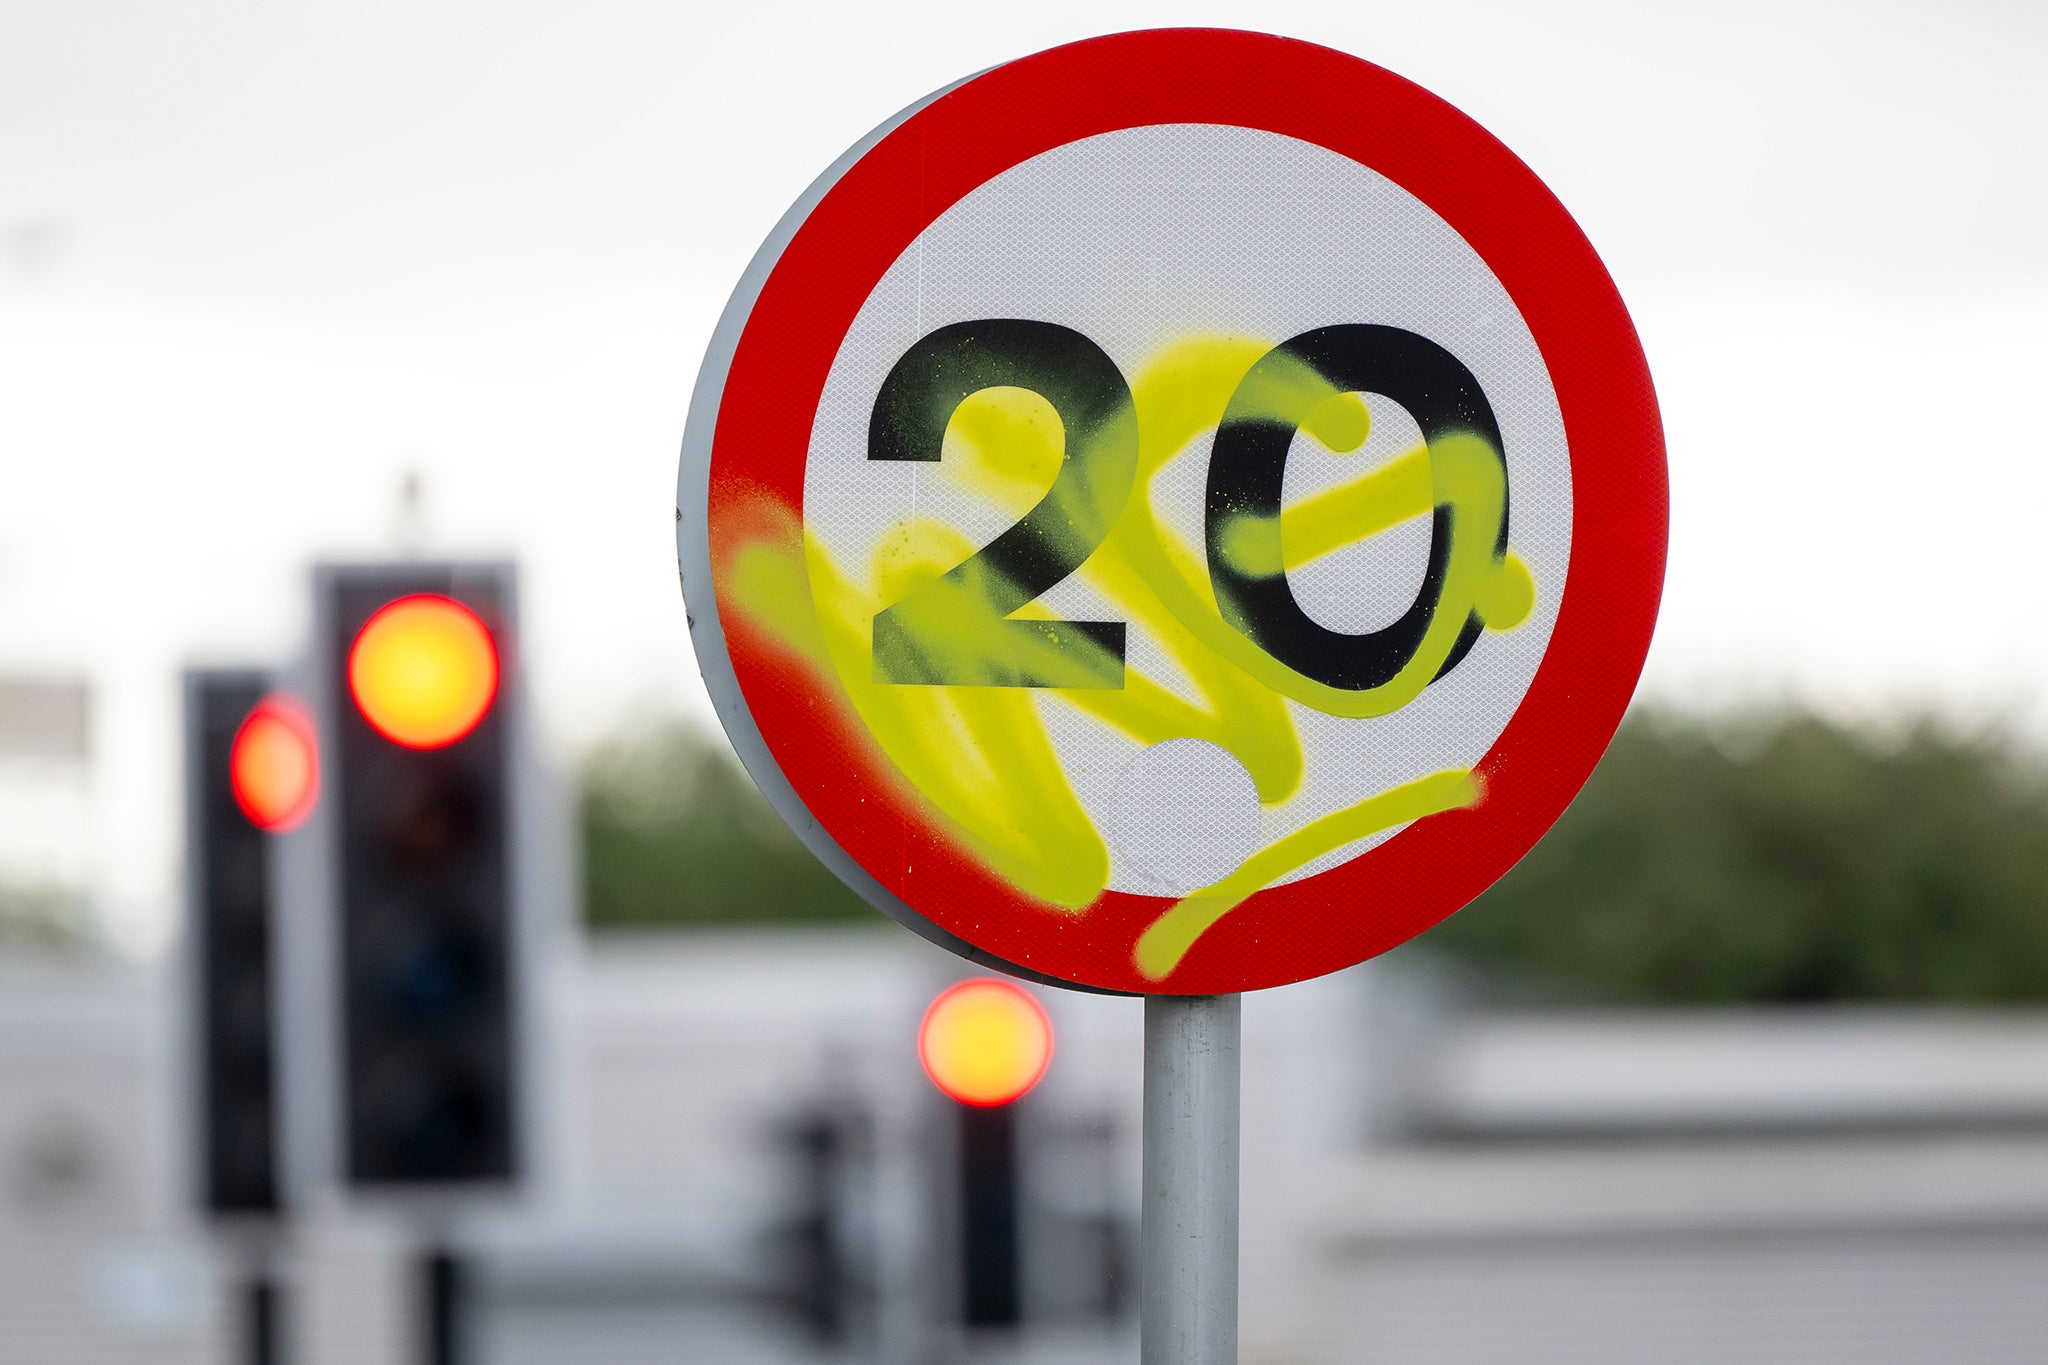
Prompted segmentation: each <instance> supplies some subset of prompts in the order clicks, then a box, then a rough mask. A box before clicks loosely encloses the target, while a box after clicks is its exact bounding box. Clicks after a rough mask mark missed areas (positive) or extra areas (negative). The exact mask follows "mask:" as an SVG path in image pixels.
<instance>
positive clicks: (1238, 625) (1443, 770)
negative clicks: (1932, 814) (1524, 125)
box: [677, 30, 1664, 993]
mask: <svg viewBox="0 0 2048 1365" xmlns="http://www.w3.org/2000/svg"><path fill="white" fill-rule="evenodd" d="M1663 496H1664V489H1663V465H1662V446H1661V438H1660V435H1659V432H1658V429H1657V424H1656V412H1655V405H1654V400H1653V399H1652V398H1651V396H1650V393H1649V387H1648V378H1647V373H1646V371H1645V370H1644V368H1643V363H1642V356H1641V352H1640V350H1639V348H1637V346H1636V343H1635V339H1634V335H1633V332H1632V330H1630V329H1629V327H1628V323H1627V315H1626V313H1625V312H1623V311H1622V309H1621V305H1620V302H1619V300H1618V299H1617V298H1616V297H1615V296H1614V292H1613V287H1612V284H1611V283H1610V282H1609V281H1608V280H1607V278H1606V276H1605V274H1604V272H1602V271H1601V270H1600V268H1599V265H1598V262H1597V259H1595V258H1594V257H1593V255H1592V252H1591V250H1590V248H1588V247H1587V246H1586V245H1585V242H1584V239H1583V237H1582V236H1580V235H1579V234H1578V232H1577V229H1576V227H1575V226H1574V225H1572V224H1571V221H1570V219H1569V218H1568V217H1566V216H1565V215H1564V213H1563V211H1562V209H1560V208H1559V207H1558V206H1557V204H1556V201H1555V200H1554V199H1552V198H1551V197H1550V196H1549V194H1548V192H1547V191H1545V190H1544V189H1543V188H1542V186H1541V184H1540V183H1539V182H1537V181H1536V180H1535V178H1534V176H1532V175H1531V174H1530V173H1529V172H1528V170H1527V168H1526V167H1523V166H1522V165H1521V164H1520V163H1519V162H1517V161H1515V160H1514V158H1513V157H1512V156H1511V155H1510V154H1509V153H1507V152H1506V150H1505V149H1504V148H1501V147H1500V145H1499V144H1498V143H1496V142H1494V141H1493V140H1492V139H1491V138H1490V137H1488V136H1487V135H1486V134H1485V133H1484V132H1483V131H1482V130H1480V129H1478V128H1477V126H1476V125H1473V124H1472V123H1471V122H1470V121H1469V120H1466V119H1464V118H1463V116H1462V115H1459V114H1457V113H1456V111H1455V110H1452V109H1450V108H1449V107H1448V106H1446V105H1443V104H1441V102H1439V101H1436V100H1434V99H1433V98H1431V97H1430V96H1428V95H1427V94H1425V93H1424V92H1422V91H1419V90H1417V89H1416V88H1415V87H1413V86H1410V85H1408V84H1407V83H1406V82H1403V81H1400V80H1399V79H1398V78H1397V77H1393V76H1391V75H1389V74H1388V73H1386V72H1383V71H1380V70H1378V69H1377V68H1374V67H1371V66H1368V65H1366V64H1364V63H1362V62H1357V61H1355V60H1353V59H1350V58H1346V57H1343V56H1341V55H1340V54H1336V53H1331V52H1328V51H1326V50H1324V49H1319V48H1313V47H1309V46H1308V45H1306V44H1300V43H1292V42H1288V41H1286V40H1282V39H1273V38H1266V37H1263V36H1260V35H1255V34H1241V33H1219V32H1214V31H1191V30H1179V31H1170V32H1159V33H1145V34H1125V35H1119V36H1117V37H1115V38H1106V39H1097V40H1092V41H1090V42H1087V43H1080V44H1075V45H1073V46H1072V47H1069V48H1061V49H1057V50H1055V51H1054V52H1050V53H1044V54H1040V55H1039V56H1037V57H1033V58H1029V59H1026V60H1025V61H1023V62H1019V63H1015V64H1012V65H1011V66H1007V67H999V68H996V69H995V70H993V71H991V72H988V73H985V74H984V75H982V76H979V77H976V78H975V79H973V80H971V81H968V82H965V83H963V84H961V85H959V86H956V87H954V88H952V89H951V90H949V91H946V92H943V93H942V94H941V95H939V96H936V97H934V98H933V99H932V100H931V101H929V102H928V103H926V104H925V105H923V106H920V107H919V108H917V109H915V110H913V111H911V112H910V113H908V114H907V115H905V116H904V117H903V119H902V120H901V121H900V122H899V123H898V124H896V125H894V126H892V127H890V128H886V129H884V130H881V131H880V132H879V133H877V134H876V135H875V137H874V138H872V139H871V140H870V142H869V143H868V144H865V145H864V146H863V147H861V148H857V149H856V151H855V152H854V153H851V154H849V156H848V157H847V158H846V159H845V160H843V161H842V162H841V164H840V166H839V167H836V168H835V170H834V172H833V173H832V174H831V175H829V176H828V177H827V178H826V180H825V181H822V182H821V183H820V185H819V186H816V187H814V188H813V191H812V193H811V194H810V195H808V196H807V197H806V200H805V202H803V203H802V204H800V205H799V206H798V208H797V209H796V210H793V211H792V214H791V216H790V218H789V219H787V220H785V222H784V224H783V225H782V226H781V227H780V228H778V230H777V234H776V236H775V237H774V238H773V239H771V241H770V244H769V245H768V246H767V247H766V248H764V249H763V252H762V255H761V257H760V258H758V259H757V260H756V262H755V265H754V267H753V269H752V270H751V271H750V272H749V276H748V278H747V280H746V281H744V282H743V283H742V286H741V288H740V290H739V292H738V293H737V294H736V295H735V298H734V302H733V304H732V305H731V307H730V308H729V309H728V312H727V315H726V319H725V322H724V323H723V324H722V326H721V330H720V335H719V338H718V339H717V340H716V341H715V342H714V345H713V348H712V353H711V355H710V357H709V358H707V361H706V365H705V371H704V376H703V378H702V379H701V380H700V383H699V389H698V397H697V400H696V402H695V404H694V405H693V410H692V418H691V427H690V433H689V435H688V437H687V438H686V442H685V455H684V469H683V477H682V481H681V484H680V485H679V495H678V501H677V513H678V547H679V551H680V554H681V562H682V568H683V577H684V585H685V592H686V594H687V595H688V598H689V602H690V606H691V610H692V617H693V623H694V627H695V629H696V632H697V642H698V649H699V655H700V658H701V659H702V660H703V661H704V665H705V674H706V678H707V680H708V681H709V682H710V683H711V686H712V690H713V696H714V699H715V700H716V701H717V702H718V703H719V705H720V708H721V714H722V715H723V717H724V718H725V720H726V723H727V726H728V729H729V730H730V731H731V732H732V734H733V737H734V741H735V744H736V746H737V747H738V749H739V750H740V753H741V755H742V757H743V758H745V759H746V760H747V762H748V766H749V769H750V771H752V772H753V773H754V775H755V777H756V779H757V780H759V781H760V782H761V783H762V785H763V787H764V789H765V790H766V791H767V792H768V794H769V795H770V797H771V799H772V800H774V801H775V802H776V804H777V805H778V807H779V808H780V809H781V810H782V811H783V813H784V815H785V816H786V817H787V818H789V819H790V821H791V823H792V825H793V826H794V827H795V828H797V829H798V831H799V832H800V833H802V834H803V835H804V836H805V837H806V839H807V840H808V841H809V843H810V844H811V846H812V847H813V848H814V849H815V850H817V851H818V852H819V854H820V855H821V856H822V857H824V858H825V859H826V861H827V862H828V863H829V864H831V865H832V866H833V867H834V868H835V869H836V870H837V871H839V872H840V873H841V875H842V876H845V877H846V878H847V879H848V881H849V882H850V883H852V884H853V885H855V886H856V887H857V888H858V889H860V890H861V891H862V892H863V893H864V894H866V895H867V896H868V897H869V898H870V899H872V900H873V901H874V902H875V903H876V904H877V905H878V906H880V907H881V908H883V909H884V910H886V911H888V912H889V913H891V914H892V915H895V916H897V917H898V918H899V919H902V920H903V921H904V922H906V923H908V924H911V925H912V926H913V927H916V928H919V929H920V930H921V931H923V932H926V933H928V934H929V935H930V936H931V937H933V938H935V939H937V940H938V941H941V942H944V943H946V944H947V945H948V946H951V947H954V948H956V949H958V950H960V951H963V952H965V953H967V954H968V955H969V956H971V957H975V958H976V959H977V960H980V961H983V962H986V963H990V964H992V965H997V966H1003V967H1007V968H1010V969H1014V970H1021V971H1023V972H1025V973H1026V974H1033V975H1038V976H1041V977H1043V978H1045V979H1050V980H1057V981H1061V982H1066V983H1072V984H1081V985H1087V986H1094V987H1101V988H1107V989H1122V990H1139V991H1175V992H1186V993H1204V992H1220V991H1236V990H1243V989H1249V988H1253V987H1256V986H1261V985H1271V984H1279V983H1280V982H1283V981H1289V980H1299V979H1301V978H1302V977H1305V976H1311V975H1315V974H1317V973H1318V972H1322V971H1329V970H1333V969H1334V968H1336V967H1341V966H1345V965H1349V964H1350V963H1352V962H1356V961H1358V960H1360V959H1361V958H1362V957H1365V956H1369V955H1371V953H1373V952H1377V951H1380V950H1382V949H1384V948H1385V947H1388V946H1391V945H1392V944H1393V943H1396V942H1399V941H1401V940H1402V939H1404V938H1406V937H1408V936H1410V935H1412V934H1414V933H1416V932H1419V931H1420V930H1421V929H1423V928H1426V927H1427V926H1428V925H1429V924H1431V923H1434V922H1435V921H1436V920H1437V919H1440V918H1441V917H1442V916H1443V915H1444V914H1447V913H1449V912H1450V911H1451V910H1454V909H1456V908H1457V907H1458V906H1459V905H1462V904H1463V903H1464V902H1465V901H1466V900H1469V899H1470V898H1471V896H1472V895H1474V894H1476V893H1477V892H1478V890H1480V889H1482V888H1483V887H1484V886H1485V885H1486V884H1487V883H1488V882H1490V881H1491V880H1492V879H1493V878H1494V877H1496V876H1498V875H1499V874H1500V872H1502V871H1504V870H1505V869H1506V868H1507V867H1508V866H1509V865H1510V864H1511V863H1512V862H1513V861H1514V860H1515V859H1516V858H1518V857H1519V856H1520V855H1521V853H1522V852H1524V851H1526V849H1527V848H1528V846H1529V844H1530V843H1531V842H1533V841H1534V839H1535V838H1536V837H1538V836H1539V835H1540V834H1541V833H1542V831H1543V829H1544V828H1546V827H1547V826H1548V824H1549V822H1550V821H1551V820H1552V819H1554V818H1555V816H1556V814H1557V813H1558V811H1560V810H1561V809H1562V808H1563V806H1564V804H1565V803H1566V802H1567V801H1569V799H1570V797H1571V795H1572V794H1573V793H1574V792H1575V791H1576V790H1577V787H1578V785H1579V783H1580V782H1582V781H1583V780H1584V777H1585V775H1586V773H1587V771H1589V770H1590V768H1591V766H1592V764H1593V762H1594V761H1595V760H1597V758H1598V755H1599V752H1600V750H1601V749H1602V748H1604V746H1605V743H1606V740H1607V738H1608V736H1609V735H1610V734H1611V733H1612V731H1613V727H1614V725H1615V724H1616V723H1617V722H1618V720H1619V718H1620V714H1621V710H1622V707H1623V706H1624V705H1625V704H1626V701H1627V697H1628V694H1629V692H1630V691H1631V690H1632V688H1633V685H1634V680H1635V676H1636V672H1637V670H1638V669H1639V668H1640V665H1641V660H1642V654H1643V651H1644V649H1645V648H1646V647H1647V643H1648V635H1649V628H1650V624H1651V622H1652V621H1653V620H1654V616H1655V603H1656V596H1657V591H1658V587H1659V585H1660V582H1661V572H1662V563H1663V558H1662V555H1663V527H1664V504H1663Z"/></svg>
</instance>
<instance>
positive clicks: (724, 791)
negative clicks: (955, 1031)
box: [581, 725, 884, 928]
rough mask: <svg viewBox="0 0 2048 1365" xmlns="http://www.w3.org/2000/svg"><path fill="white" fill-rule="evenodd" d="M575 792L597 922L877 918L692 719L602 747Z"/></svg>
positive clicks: (587, 889)
mask: <svg viewBox="0 0 2048 1365" xmlns="http://www.w3.org/2000/svg"><path fill="white" fill-rule="evenodd" d="M581 804H582V823H583V869H584V899H585V909H586V913H587V915H588V916H589V920H590V923H591V924H592V925H593V926H595V927H598V928H634V927H654V926H661V925H710V924H765V923H779V922H789V921H797V922H804V921H817V920H859V921H872V922H874V923H877V924H880V923H883V922H884V921H883V919H882V917H881V916H880V915H878V914H876V913H875V912H874V911H873V910H870V909H868V908H867V906H866V904H865V903H864V902H863V901H862V900H861V899H860V897H858V896H856V895H854V894H853V892H851V891H849V890H847V889H846V886H845V885H844V884H843V883H842V882H841V881H840V880H839V879H838V878H837V877H835V876H833V875H832V874H831V873H830V872H828V871H826V870H825V867H824V865H823V864H821V863H820V862H819V861H818V860H817V859H816V858H814V857H812V856H811V854H810V852H809V851H808V850H807V849H805V848H804V846H803V845H802V844H801V843H799V842H798V841H797V837H796V836H795V835H794V834H792V833H790V831H789V827H788V826H787V825H785V824H784V823H783V822H782V818H781V817H780V816H778V815H777V814H776V813H775V811H774V809H773V808H771V807H770V806H769V804H768V802H767V800H766V798H764V797H763V796H762V795H761V793H760V791H759V790H758V789H756V788H755V786H754V784H753V782H751V781H750V780H749V779H748V778H747V776H746V774H745V773H743V772H742V771H740V768H739V765H738V764H736V763H735V762H734V761H733V759H732V757H731V754H730V752H729V751H728V750H727V749H726V748H725V746H724V744H723V742H722V741H718V740H714V739H711V738H708V737H706V736H705V735H704V734H703V733H702V732H701V731H699V730H698V729H696V728H695V727H693V726H689V725H671V726H668V727H665V728H659V729H654V730H651V731H649V732H647V733H645V734H643V735H640V736H638V737H635V738H631V739H619V740H615V741H613V742H612V743H609V744H607V745H605V746H603V747H602V748H600V749H599V750H598V751H597V752H596V753H595V754H593V755H592V756H591V759H590V761H589V763H588V764H587V765H586V766H585V769H584V774H583V790H582V803H581Z"/></svg>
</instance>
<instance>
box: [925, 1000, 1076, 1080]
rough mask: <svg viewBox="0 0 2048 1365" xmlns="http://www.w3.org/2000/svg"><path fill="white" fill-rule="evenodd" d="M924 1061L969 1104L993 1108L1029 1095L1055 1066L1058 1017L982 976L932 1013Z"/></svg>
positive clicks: (937, 1003)
mask: <svg viewBox="0 0 2048 1365" xmlns="http://www.w3.org/2000/svg"><path fill="white" fill-rule="evenodd" d="M917 1054H918V1060H919V1061H921V1062H923V1063H924V1071H925V1075H927V1076H929V1077H931V1079H932V1084H933V1085H936V1086H937V1087H938V1088H939V1089H940V1090H942V1091H944V1092H945V1093H946V1094H947V1095H948V1096H950V1097H951V1098H953V1099H956V1100H958V1101H960V1103H962V1104H972V1105H978V1106H981V1107H984V1108H992V1107H994V1106H996V1105H1003V1104H1009V1103H1011V1102H1012V1101H1014V1100H1018V1099H1022V1098H1023V1097H1024V1096H1025V1095H1027V1094H1029V1093H1030V1091H1031V1088H1032V1087H1033V1086H1035V1085H1037V1084H1038V1081H1039V1078H1040V1077H1041V1076H1043V1075H1045V1068H1046V1066H1047V1064H1048V1063H1050V1062H1051V1061H1052V1019H1051V1018H1050V1017H1049V1016H1048V1015H1047V1014H1046V1012H1045V1006H1043V1005H1041V1004H1039V1003H1038V998H1037V997H1036V996H1034V995H1032V994H1031V992H1029V991H1027V990H1025V989H1024V988H1023V987H1022V986H1019V985H1017V984H1016V983H1015V982H1011V981H1005V980H1003V979H1001V978H1000V977H993V976H984V977H976V978H975V979H973V980H971V981H962V982H960V983H959V984H957V985H954V986H949V987H947V988H946V989H945V990H944V991H941V992H940V993H939V996H938V998H937V999H936V1000H933V1001H932V1003H931V1007H930V1008H929V1009H927V1010H926V1011H925V1012H924V1023H923V1025H922V1026H921V1027H920V1028H919V1029H918V1031H917Z"/></svg>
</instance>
